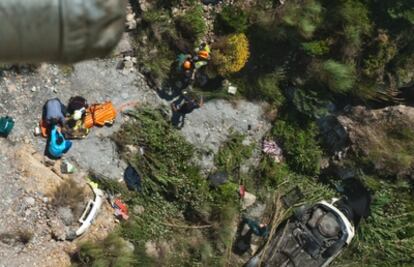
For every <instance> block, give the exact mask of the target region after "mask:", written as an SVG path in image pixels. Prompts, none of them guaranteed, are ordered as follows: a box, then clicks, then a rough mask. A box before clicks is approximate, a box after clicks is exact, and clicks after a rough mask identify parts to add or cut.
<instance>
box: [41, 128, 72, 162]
mask: <svg viewBox="0 0 414 267" xmlns="http://www.w3.org/2000/svg"><path fill="white" fill-rule="evenodd" d="M71 147H72V142H71V141H69V140H65V137H64V136H63V134H62V133H61V132H60V128H59V127H58V126H57V125H56V124H54V125H52V129H51V131H50V136H49V142H48V148H47V151H48V152H49V154H50V156H52V157H53V158H60V157H62V155H63V154H65V153H67V152H68V151H69V149H70V148H71Z"/></svg>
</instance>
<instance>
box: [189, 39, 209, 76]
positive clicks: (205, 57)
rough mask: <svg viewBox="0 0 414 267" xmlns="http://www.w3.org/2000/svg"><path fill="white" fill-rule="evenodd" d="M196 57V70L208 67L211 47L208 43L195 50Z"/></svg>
mask: <svg viewBox="0 0 414 267" xmlns="http://www.w3.org/2000/svg"><path fill="white" fill-rule="evenodd" d="M195 52H196V56H194V59H193V60H194V62H195V63H194V68H195V69H196V70H198V69H200V68H201V67H203V66H205V65H207V63H208V61H209V60H210V52H211V50H210V46H209V45H208V44H206V43H202V44H201V45H200V46H199V47H197V48H196V49H195Z"/></svg>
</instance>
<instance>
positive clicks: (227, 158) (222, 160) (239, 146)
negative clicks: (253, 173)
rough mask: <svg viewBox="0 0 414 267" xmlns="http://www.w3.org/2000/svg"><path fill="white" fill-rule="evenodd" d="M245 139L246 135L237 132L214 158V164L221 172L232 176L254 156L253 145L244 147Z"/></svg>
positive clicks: (231, 135)
mask: <svg viewBox="0 0 414 267" xmlns="http://www.w3.org/2000/svg"><path fill="white" fill-rule="evenodd" d="M244 139H245V136H244V135H242V134H240V133H237V132H235V133H232V134H230V136H229V137H228V139H227V141H226V142H225V143H224V144H223V145H222V146H221V147H220V149H219V151H218V153H217V155H216V157H215V158H214V163H215V165H216V167H217V168H218V169H219V170H220V171H225V172H227V173H229V174H232V173H234V172H235V170H236V169H238V168H240V165H241V164H242V163H243V162H244V161H245V160H247V159H248V158H250V157H251V156H252V153H253V145H250V146H247V145H244V144H243V141H244Z"/></svg>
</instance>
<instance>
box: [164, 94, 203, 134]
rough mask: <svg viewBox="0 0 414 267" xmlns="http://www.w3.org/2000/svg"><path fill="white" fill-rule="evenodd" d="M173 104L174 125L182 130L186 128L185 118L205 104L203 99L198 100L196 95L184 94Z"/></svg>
mask: <svg viewBox="0 0 414 267" xmlns="http://www.w3.org/2000/svg"><path fill="white" fill-rule="evenodd" d="M176 102H177V103H174V102H173V103H172V104H171V108H172V110H173V112H174V113H173V118H172V122H173V125H174V126H176V127H178V128H182V127H183V126H184V121H185V116H186V115H187V114H189V113H191V112H193V110H194V109H197V108H200V107H202V106H203V104H204V100H203V97H201V98H200V99H197V97H196V96H195V95H194V94H184V95H183V96H182V97H181V98H180V99H178V100H177V101H176Z"/></svg>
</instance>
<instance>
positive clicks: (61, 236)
mask: <svg viewBox="0 0 414 267" xmlns="http://www.w3.org/2000/svg"><path fill="white" fill-rule="evenodd" d="M48 225H49V228H50V235H51V236H52V238H53V239H54V240H56V241H63V240H65V239H66V231H65V225H64V224H63V223H62V222H61V221H59V220H57V219H56V218H53V219H51V220H49V222H48Z"/></svg>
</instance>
